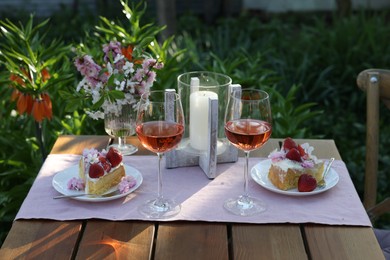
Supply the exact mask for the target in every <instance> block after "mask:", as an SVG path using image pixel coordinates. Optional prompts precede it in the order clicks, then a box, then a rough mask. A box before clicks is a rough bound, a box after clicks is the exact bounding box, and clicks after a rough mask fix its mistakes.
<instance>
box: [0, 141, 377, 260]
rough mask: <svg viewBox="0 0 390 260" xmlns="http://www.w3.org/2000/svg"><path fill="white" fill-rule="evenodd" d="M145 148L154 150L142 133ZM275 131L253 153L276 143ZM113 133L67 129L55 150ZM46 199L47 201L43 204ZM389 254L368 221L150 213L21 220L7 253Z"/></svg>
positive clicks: (72, 149)
mask: <svg viewBox="0 0 390 260" xmlns="http://www.w3.org/2000/svg"><path fill="white" fill-rule="evenodd" d="M128 141H130V142H131V143H134V144H136V145H138V147H139V148H140V151H139V152H138V153H137V154H139V155H142V154H149V153H148V152H147V151H146V150H145V149H143V148H142V147H141V146H140V144H139V143H138V140H137V138H136V137H131V138H129V139H128ZM278 141H279V140H278V139H271V140H270V141H269V142H268V143H267V144H266V145H265V146H264V147H263V148H262V149H260V150H258V151H256V152H253V154H252V156H263V157H264V156H266V155H268V154H269V153H270V151H272V150H274V149H275V148H277V147H278V146H279V145H278ZM297 141H298V142H299V143H301V142H303V141H308V142H309V143H310V144H311V145H312V146H314V147H315V151H316V155H318V157H319V158H329V157H332V156H333V157H335V158H336V159H341V156H340V154H339V152H338V150H337V147H336V145H335V143H334V141H333V140H297ZM108 142H109V138H108V137H107V136H60V137H59V138H58V140H57V141H56V143H55V145H54V147H53V149H52V151H51V153H52V154H81V153H82V150H83V149H84V147H96V148H97V149H102V148H105V147H106V146H107V144H108ZM39 206H42V207H44V205H39ZM32 258H36V259H69V258H70V259H86V258H90V259H102V258H104V259H332V260H333V259H354V260H355V259H370V260H371V259H384V257H383V254H382V252H381V250H380V247H379V244H378V242H377V241H376V238H375V235H374V233H373V231H372V229H371V228H369V227H358V226H330V225H317V224H300V225H297V224H266V225H265V224H263V225H257V224H256V225H255V224H237V223H209V222H186V221H174V222H158V221H155V222H151V221H117V222H114V221H105V220H79V221H52V220H17V221H15V222H14V223H13V226H12V228H11V230H10V232H9V234H8V236H7V238H6V240H5V241H4V244H3V245H2V247H1V249H0V259H32Z"/></svg>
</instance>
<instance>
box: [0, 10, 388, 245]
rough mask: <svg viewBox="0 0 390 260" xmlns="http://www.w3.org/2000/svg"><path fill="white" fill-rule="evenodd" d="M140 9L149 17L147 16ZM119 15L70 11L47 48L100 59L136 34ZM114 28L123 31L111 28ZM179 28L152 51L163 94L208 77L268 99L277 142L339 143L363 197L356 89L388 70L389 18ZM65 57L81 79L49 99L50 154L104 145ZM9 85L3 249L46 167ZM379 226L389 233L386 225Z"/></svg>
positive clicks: (2, 89) (384, 164) (299, 18)
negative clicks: (91, 142)
mask: <svg viewBox="0 0 390 260" xmlns="http://www.w3.org/2000/svg"><path fill="white" fill-rule="evenodd" d="M114 7H115V8H114ZM139 8H140V10H143V9H142V8H143V6H139ZM121 11H122V6H121V5H119V4H117V5H114V4H113V7H112V8H105V9H104V12H103V11H102V10H100V12H101V15H102V18H99V17H98V16H96V15H94V14H92V13H89V12H88V11H87V10H84V12H83V13H73V12H71V11H70V10H66V9H64V10H62V11H61V12H59V13H58V14H56V15H54V16H53V17H52V18H51V20H50V28H51V30H48V36H47V38H61V39H62V40H63V41H64V43H65V44H70V45H72V46H75V47H76V46H79V45H80V43H83V44H84V45H86V46H88V48H89V49H90V50H99V49H100V48H101V43H102V42H105V41H107V40H108V39H110V38H112V37H115V36H116V35H117V31H116V30H121V29H122V28H124V29H125V31H126V32H134V31H132V29H134V26H136V24H135V23H134V22H131V21H129V20H127V19H126V17H125V16H124V15H123V14H122V13H121ZM144 11H145V14H144V15H143V16H142V20H141V21H142V24H141V26H143V25H148V24H149V23H155V22H156V19H155V16H154V15H153V12H151V11H150V10H148V9H146V10H144ZM3 17H4V18H5V17H6V16H4V14H3V15H2V16H0V19H3ZM8 18H10V19H11V20H14V21H21V22H22V23H25V22H26V21H27V19H28V15H23V13H21V14H17V15H16V16H15V17H8ZM37 20H39V19H38V18H37ZM63 21H69V22H66V23H64V22H63ZM107 21H115V24H116V25H117V26H119V27H116V28H113V27H111V26H110V23H109V22H108V23H107ZM178 22H179V24H178V30H177V33H176V34H175V36H174V37H173V38H169V39H168V40H166V41H161V40H160V41H158V42H157V41H155V43H156V44H155V45H154V47H153V48H151V49H150V51H152V52H154V53H158V54H159V55H161V57H163V59H164V61H165V63H166V67H165V70H164V71H162V72H161V73H160V74H159V75H158V82H157V83H156V84H155V87H156V88H165V87H172V86H176V77H177V76H178V75H179V74H181V73H183V72H185V71H194V70H209V71H215V72H221V73H224V74H227V75H229V76H230V77H231V78H232V79H233V81H234V82H235V83H239V84H242V85H243V86H244V87H257V88H263V89H265V90H267V91H269V92H270V95H271V100H272V110H273V117H274V124H275V131H274V132H273V136H272V137H274V138H276V137H279V138H283V137H287V136H291V137H293V138H326V139H334V140H335V142H336V145H337V147H338V149H339V151H340V153H341V156H342V158H343V160H344V161H345V162H346V164H347V167H348V170H349V172H350V174H351V177H352V179H353V181H354V184H355V187H356V188H357V190H358V192H359V195H360V196H362V194H363V178H364V164H365V162H364V160H365V159H364V156H365V155H364V154H365V94H364V93H362V92H361V91H360V90H359V89H358V88H357V86H356V82H355V81H356V76H357V75H358V73H359V72H360V71H362V70H364V69H366V68H373V67H376V68H385V69H386V68H388V67H389V66H388V63H389V55H390V45H389V44H388V39H389V38H390V37H389V36H390V26H389V19H388V16H387V12H385V11H381V12H375V13H372V12H371V13H370V12H363V11H361V12H358V13H355V14H353V15H351V16H348V17H337V16H334V15H333V14H329V13H326V14H289V15H274V16H267V17H263V16H257V15H253V14H250V13H242V14H241V15H240V16H239V17H234V18H229V17H223V18H220V19H219V20H217V21H216V22H215V23H214V24H212V25H210V24H205V23H204V22H203V21H202V19H201V18H199V17H196V16H195V15H186V16H183V17H179V19H178ZM148 26H149V25H148ZM153 26H155V25H153ZM53 28H54V29H53ZM102 28H104V30H102ZM153 28H155V29H157V28H156V27H153ZM129 36H134V35H132V34H130V35H129ZM157 36H158V35H157ZM67 55H68V62H69V63H68V64H64V68H67V70H68V72H69V73H71V74H72V75H74V77H73V80H72V82H71V83H68V84H62V85H61V84H59V85H58V87H57V88H56V89H55V90H54V91H52V92H50V94H51V95H52V96H53V98H52V100H53V115H54V118H53V120H52V121H45V122H44V125H43V129H44V140H45V145H46V149H47V150H48V151H50V149H51V147H52V146H53V144H54V142H55V140H56V138H57V136H58V135H61V134H77V135H79V134H84V135H92V134H101V135H105V132H104V128H103V123H102V122H101V121H94V120H92V119H90V118H87V117H86V116H85V114H84V112H83V102H82V101H80V100H76V99H74V100H73V98H74V95H73V94H74V91H75V87H76V86H77V83H78V80H80V78H79V75H78V73H77V71H76V70H75V68H74V67H73V66H72V64H71V63H72V59H73V57H74V54H73V53H68V54H67ZM7 79H8V75H7V73H6V71H5V68H4V66H2V65H0V83H1V85H0V103H1V107H2V109H1V110H0V121H1V124H0V145H1V149H0V241H3V239H4V238H5V236H6V233H7V231H8V229H9V228H10V226H11V224H12V220H13V219H14V217H15V214H16V212H17V211H18V209H19V207H20V205H21V203H22V202H23V199H24V198H25V196H26V195H27V192H28V190H29V188H30V186H31V184H32V183H33V181H34V178H35V176H36V175H37V173H38V171H39V169H40V167H41V165H42V159H43V158H42V157H41V155H40V152H39V144H38V140H37V139H36V137H35V128H34V122H33V121H32V119H31V118H28V117H25V116H18V115H16V114H15V112H14V111H13V109H14V107H15V104H13V103H11V102H10V95H11V89H10V88H8V87H7V83H6V82H7ZM64 104H67V106H68V110H65V109H64ZM381 109H382V111H381V112H382V115H384V116H383V118H382V119H383V121H382V128H381V129H382V131H381V137H380V140H381V141H380V144H381V148H380V149H381V151H380V154H381V156H380V159H381V162H380V179H379V187H378V191H379V194H378V200H381V199H383V198H384V197H386V196H389V195H390V194H389V193H390V192H389V191H390V187H389V185H390V183H389V179H390V173H389V172H388V171H386V169H389V164H390V160H389V155H390V152H389V147H390V145H389V142H390V131H389V126H388V124H386V122H388V119H389V115H388V113H386V111H385V109H384V108H383V107H381ZM376 225H377V226H381V227H388V226H389V225H390V221H389V218H388V216H385V217H384V218H382V219H381V220H379V221H378V222H377V223H376Z"/></svg>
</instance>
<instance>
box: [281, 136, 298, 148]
mask: <svg viewBox="0 0 390 260" xmlns="http://www.w3.org/2000/svg"><path fill="white" fill-rule="evenodd" d="M292 148H297V144H296V143H295V141H294V140H293V139H292V138H291V137H287V138H286V139H284V142H283V149H284V150H286V151H288V150H290V149H292Z"/></svg>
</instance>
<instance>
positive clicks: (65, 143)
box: [50, 135, 110, 154]
mask: <svg viewBox="0 0 390 260" xmlns="http://www.w3.org/2000/svg"><path fill="white" fill-rule="evenodd" d="M109 140H110V137H109V136H108V135H107V136H104V135H102V136H97V135H95V136H88V135H61V136H59V137H58V138H57V141H56V142H55V143H54V146H53V148H52V150H51V152H50V153H52V154H82V153H83V150H84V149H85V148H96V149H99V150H101V149H103V148H106V147H107V145H108V142H109Z"/></svg>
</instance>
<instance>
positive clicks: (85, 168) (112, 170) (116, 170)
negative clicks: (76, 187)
mask: <svg viewBox="0 0 390 260" xmlns="http://www.w3.org/2000/svg"><path fill="white" fill-rule="evenodd" d="M79 175H80V178H81V179H82V180H83V181H84V183H85V193H87V194H97V195H100V194H104V193H105V192H107V191H108V190H110V189H111V188H113V187H115V186H116V185H118V184H119V182H120V181H121V179H122V177H124V176H125V175H126V174H125V169H124V167H123V163H122V154H121V153H120V152H119V151H118V150H117V149H115V148H113V147H111V148H110V149H109V150H108V152H107V151H106V150H105V149H103V150H102V151H100V152H99V151H98V150H96V149H84V151H83V156H82V157H81V159H80V162H79Z"/></svg>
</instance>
